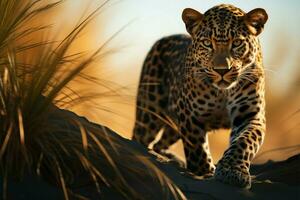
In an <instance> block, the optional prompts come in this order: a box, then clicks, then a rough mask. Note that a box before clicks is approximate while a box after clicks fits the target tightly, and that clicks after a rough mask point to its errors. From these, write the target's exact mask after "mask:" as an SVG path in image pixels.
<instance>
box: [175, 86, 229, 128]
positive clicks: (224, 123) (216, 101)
mask: <svg viewBox="0 0 300 200" xmlns="http://www.w3.org/2000/svg"><path fill="white" fill-rule="evenodd" d="M177 86H178V85H177ZM170 100H171V102H172V103H171V104H170V106H171V107H170V111H171V112H170V113H173V115H174V114H175V118H176V119H177V122H178V123H180V121H182V120H183V118H184V117H182V115H185V116H186V117H188V116H189V118H191V119H193V120H194V121H193V122H192V123H193V125H195V126H203V127H202V128H204V129H205V130H206V131H210V130H214V129H220V128H230V117H229V112H228V109H227V97H226V95H225V94H223V93H222V92H220V91H218V90H217V89H216V88H214V87H213V86H211V87H210V86H209V85H206V84H187V85H184V84H182V85H181V86H179V87H177V88H175V87H173V88H172V90H171V92H170Z"/></svg>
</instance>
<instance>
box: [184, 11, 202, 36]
mask: <svg viewBox="0 0 300 200" xmlns="http://www.w3.org/2000/svg"><path fill="white" fill-rule="evenodd" d="M181 17H182V20H183V21H184V23H185V27H186V30H187V31H188V32H189V33H190V34H191V35H192V36H193V35H194V33H195V28H196V27H197V25H198V24H199V23H200V22H201V21H202V19H203V14H201V13H200V12H198V11H196V10H194V9H192V8H186V9H184V10H183V12H182V16H181Z"/></svg>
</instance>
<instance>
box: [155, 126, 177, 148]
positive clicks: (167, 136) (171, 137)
mask: <svg viewBox="0 0 300 200" xmlns="http://www.w3.org/2000/svg"><path fill="white" fill-rule="evenodd" d="M179 139H180V135H179V133H178V132H177V131H176V130H174V128H172V127H170V126H168V125H166V126H165V127H164V129H163V134H162V136H161V138H160V140H159V141H158V142H157V143H155V144H154V146H153V150H154V151H156V152H158V153H159V152H164V151H165V150H167V149H168V148H169V147H170V146H171V145H173V144H174V143H176V142H177V141H178V140H179Z"/></svg>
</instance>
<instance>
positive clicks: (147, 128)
mask: <svg viewBox="0 0 300 200" xmlns="http://www.w3.org/2000/svg"><path fill="white" fill-rule="evenodd" d="M162 127H163V124H162V122H161V120H160V119H159V118H158V117H157V116H156V115H155V114H154V113H152V112H148V111H147V109H146V108H137V112H136V121H135V126H134V129H133V137H132V140H134V141H137V142H139V143H141V144H143V145H144V146H145V147H148V146H149V144H150V143H151V142H152V141H153V140H154V139H155V137H156V136H157V134H158V133H159V131H160V129H161V128H162Z"/></svg>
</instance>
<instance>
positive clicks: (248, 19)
mask: <svg viewBox="0 0 300 200" xmlns="http://www.w3.org/2000/svg"><path fill="white" fill-rule="evenodd" d="M181 17H182V20H183V22H184V23H183V24H184V25H185V28H186V31H187V34H175V35H170V36H166V37H163V38H161V39H160V40H158V41H157V42H156V43H155V44H154V45H153V46H152V48H151V50H150V51H149V53H148V54H147V56H146V58H145V61H144V64H143V67H142V72H141V75H140V82H139V85H138V92H137V100H136V120H135V124H134V129H133V137H132V139H133V140H134V141H137V142H138V143H141V144H142V145H144V146H146V147H149V145H150V144H151V143H153V142H154V141H155V139H157V136H158V134H159V133H161V137H160V138H159V139H158V141H156V143H155V144H154V145H153V150H154V151H155V152H158V153H163V152H165V151H166V150H167V149H168V148H169V147H170V146H171V145H173V144H174V143H176V142H177V141H178V140H181V141H182V143H183V148H184V155H185V158H186V168H187V170H188V171H189V172H190V173H192V174H194V175H197V176H203V177H210V178H211V179H215V180H217V181H218V182H222V183H224V184H229V185H232V186H236V187H240V188H247V189H250V188H251V182H252V181H253V180H252V177H251V175H250V172H249V171H250V164H251V161H252V160H253V158H254V156H255V155H256V153H257V152H258V150H259V148H260V147H261V145H262V143H263V140H264V136H265V132H266V117H265V107H266V105H265V73H264V66H263V58H262V48H261V45H260V41H259V38H258V36H259V35H260V33H261V32H262V31H263V29H264V25H265V23H266V22H267V20H268V15H267V12H266V11H265V10H264V9H263V8H255V9H253V10H251V11H249V12H244V11H243V10H242V9H240V8H237V7H235V6H233V5H230V4H220V5H216V6H214V7H212V8H210V9H209V10H207V11H206V12H205V13H204V14H202V13H201V12H199V11H197V10H195V9H193V8H185V9H184V10H183V12H182V16H181ZM218 129H229V130H230V136H229V146H228V148H227V149H226V150H225V151H224V154H223V155H222V157H221V159H220V160H219V161H218V162H217V163H216V165H215V164H214V162H213V158H212V155H211V153H210V150H209V143H208V132H211V131H215V130H218Z"/></svg>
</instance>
